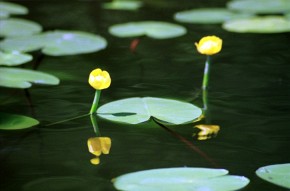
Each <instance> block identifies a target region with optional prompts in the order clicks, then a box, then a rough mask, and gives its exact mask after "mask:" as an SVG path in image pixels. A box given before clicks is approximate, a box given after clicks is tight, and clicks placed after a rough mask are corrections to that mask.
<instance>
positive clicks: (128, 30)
mask: <svg viewBox="0 0 290 191" xmlns="http://www.w3.org/2000/svg"><path fill="white" fill-rule="evenodd" d="M109 33H110V34H112V35H114V36H117V37H121V38H124V37H137V36H143V35H147V36H149V37H151V38H155V39H167V38H175V37H178V36H182V35H184V34H185V33H186V29H185V28H184V27H183V26H180V25H177V24H172V23H167V22H160V21H141V22H129V23H123V24H116V25H113V26H111V27H110V28H109Z"/></svg>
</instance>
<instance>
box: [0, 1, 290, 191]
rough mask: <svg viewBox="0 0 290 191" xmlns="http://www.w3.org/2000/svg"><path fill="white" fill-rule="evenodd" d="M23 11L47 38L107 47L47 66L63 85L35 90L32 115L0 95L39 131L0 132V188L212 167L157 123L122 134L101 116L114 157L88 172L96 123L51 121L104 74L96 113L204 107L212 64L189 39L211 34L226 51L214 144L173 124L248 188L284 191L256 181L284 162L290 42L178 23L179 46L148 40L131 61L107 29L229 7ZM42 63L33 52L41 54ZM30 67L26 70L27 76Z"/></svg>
mask: <svg viewBox="0 0 290 191" xmlns="http://www.w3.org/2000/svg"><path fill="white" fill-rule="evenodd" d="M16 2H17V3H19V4H23V5H25V6H27V7H28V8H29V10H30V13H29V15H26V16H21V18H27V19H31V20H33V21H36V22H38V23H40V24H41V25H42V26H43V27H44V30H45V31H47V30H54V29H63V30H80V31H86V32H91V33H96V34H99V35H102V36H103V37H105V38H106V39H107V41H108V47H107V48H106V49H105V50H102V51H100V52H97V53H91V54H84V55H75V56H62V57H50V56H46V57H45V58H44V60H43V61H42V63H41V65H40V67H39V71H44V72H48V73H51V74H54V75H56V76H58V77H59V78H60V79H61V83H60V85H59V86H51V87H47V86H37V85H35V86H33V87H32V88H31V89H30V90H29V91H30V94H31V98H32V102H33V107H32V108H31V107H29V105H28V103H27V101H26V99H25V96H24V93H23V92H22V91H20V90H13V89H5V88H1V89H0V92H1V97H0V98H1V100H0V101H1V107H0V110H1V111H4V112H10V113H15V114H23V115H28V116H33V117H35V118H37V119H38V120H40V121H41V125H40V126H38V127H36V128H33V129H29V130H24V131H17V132H16V131H14V132H5V131H1V132H0V144H1V145H0V146H1V147H0V149H1V150H0V180H1V184H0V188H1V191H14V190H23V191H34V190H38V191H39V190H42V191H46V190H48V191H59V190H61V191H63V190H70V191H73V190H82V191H93V190H94V191H107V190H114V188H113V186H112V184H111V182H110V181H111V179H112V178H114V177H116V176H119V175H121V174H124V173H129V172H134V171H140V170H147V169H153V168H168V167H184V166H188V167H209V168H213V167H214V166H212V165H211V164H210V163H209V162H208V161H207V160H205V159H204V158H203V157H201V156H200V155H199V154H197V153H196V152H194V151H193V150H191V149H190V148H189V147H188V146H187V145H185V144H184V143H182V142H181V141H180V140H178V139H177V138H176V137H174V136H173V135H171V134H170V133H168V132H167V131H165V130H164V129H162V128H160V127H158V126H157V125H156V124H154V123H146V124H141V125H135V126H132V125H124V124H117V123H112V122H109V121H104V120H102V119H98V124H99V128H100V131H101V134H102V135H103V136H108V137H110V138H111V139H112V148H111V152H110V154H109V155H102V156H101V164H100V165H98V166H93V165H91V164H90V162H89V161H90V159H91V158H92V157H93V155H91V154H90V153H89V152H88V149H87V145H86V141H87V139H88V138H89V137H92V136H94V131H93V128H92V125H91V122H90V119H89V117H88V116H87V117H84V118H80V119H78V120H74V121H70V122H66V123H62V124H58V125H54V126H45V125H46V124H50V123H53V122H55V121H59V120H63V119H67V118H70V117H74V116H77V115H81V114H85V113H87V112H88V111H89V110H90V106H91V102H92V99H93V96H94V90H93V89H92V88H91V87H90V86H89V85H88V83H87V79H88V74H89V73H90V71H91V70H93V69H95V68H97V67H100V68H102V69H105V70H107V71H109V73H110V74H111V78H112V84H111V87H110V88H109V89H107V90H104V91H103V92H102V97H101V100H100V104H104V103H107V102H110V101H113V100H117V99H121V98H127V97H135V96H156V97H163V98H174V99H178V100H183V101H187V102H191V103H193V104H196V105H198V106H200V107H202V98H201V94H200V86H201V82H202V74H203V67H204V61H205V56H203V55H200V54H198V53H197V51H196V49H195V46H194V42H197V41H198V40H199V39H200V38H201V37H203V36H206V35H217V36H219V37H221V38H222V39H223V43H224V44H223V49H222V51H221V52H220V53H219V54H217V55H215V56H214V57H213V59H212V61H213V64H212V70H211V76H210V85H209V91H208V94H209V97H208V99H209V108H210V111H209V116H208V118H207V120H208V121H210V123H212V124H217V125H220V126H221V130H220V132H219V133H218V135H217V137H215V138H213V139H209V140H206V141H197V140H194V139H193V138H192V133H193V131H194V129H193V125H185V126H180V127H171V129H172V130H174V131H176V132H178V133H179V134H181V135H182V136H184V137H185V138H187V139H188V140H190V141H191V142H192V143H193V144H194V145H195V146H197V147H199V149H200V150H202V151H203V152H205V153H206V154H207V155H208V156H209V157H210V158H211V159H212V160H214V161H215V162H216V163H217V164H218V167H220V168H225V169H228V170H229V171H230V174H234V175H243V176H246V177H248V178H250V179H251V183H250V184H249V185H248V186H247V187H246V188H244V189H242V190H243V191H262V190H267V191H284V190H286V189H283V188H280V187H278V186H275V185H272V184H270V183H267V182H265V181H263V180H261V179H259V178H258V177H257V176H256V175H255V170H256V169H258V168H259V167H262V166H265V165H271V164H280V163H289V158H290V154H289V145H290V139H289V138H290V125H289V122H290V99H289V96H290V74H289V70H290V54H289V42H290V40H289V39H290V38H289V37H290V36H289V33H282V34H238V33H229V32H227V31H224V30H223V29H222V28H221V25H195V24H181V25H183V26H185V27H186V28H187V29H188V33H187V34H186V35H184V36H182V37H178V38H174V39H168V40H154V39H150V38H147V37H143V38H142V39H141V41H140V44H139V45H138V47H137V50H136V53H134V54H133V53H132V52H130V50H129V46H130V42H131V41H132V40H133V38H126V39H121V38H117V37H113V36H111V35H110V34H109V33H108V27H109V26H111V25H113V24H117V23H124V22H129V21H142V20H161V21H168V22H175V21H174V20H173V14H174V13H175V12H177V11H181V10H185V9H189V8H199V7H224V6H225V3H226V2H227V1H226V0H219V1H213V0H212V1H197V0H195V1H194V0H175V1H174V0H158V1H155V0H146V1H145V5H144V7H143V8H141V9H140V10H139V11H136V12H131V11H110V10H102V9H101V2H103V1H85V0H83V1H68V0H67V1H40V0H39V1H16ZM34 55H37V53H34ZM30 67H31V65H29V64H26V65H25V68H30Z"/></svg>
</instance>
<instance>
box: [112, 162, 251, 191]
mask: <svg viewBox="0 0 290 191" xmlns="http://www.w3.org/2000/svg"><path fill="white" fill-rule="evenodd" d="M228 173H229V172H228V170H225V169H211V168H190V167H181V168H161V169H150V170H143V171H138V172H132V173H128V174H124V175H121V176H118V177H116V178H114V179H113V180H112V182H113V184H114V186H115V188H116V189H118V190H124V191H133V190H140V191H160V190H166V191H177V190H178V191H187V190H211V191H234V190H239V189H241V188H243V187H245V186H247V185H248V184H249V182H250V180H249V179H248V178H246V177H244V176H236V175H228Z"/></svg>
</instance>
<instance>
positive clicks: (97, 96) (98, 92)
mask: <svg viewBox="0 0 290 191" xmlns="http://www.w3.org/2000/svg"><path fill="white" fill-rule="evenodd" d="M100 96H101V90H96V92H95V97H94V100H93V104H92V107H91V110H90V114H93V113H95V112H96V111H97V108H98V104H99V100H100Z"/></svg>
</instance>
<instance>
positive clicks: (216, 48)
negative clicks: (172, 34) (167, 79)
mask: <svg viewBox="0 0 290 191" xmlns="http://www.w3.org/2000/svg"><path fill="white" fill-rule="evenodd" d="M195 46H196V48H197V51H198V52H199V53H200V54H204V55H206V61H205V67H204V73H203V81H202V90H203V104H204V109H205V110H206V109H207V88H208V81H209V73H210V65H211V57H210V56H211V55H214V54H217V53H219V52H220V51H221V49H222V39H220V38H219V37H217V36H205V37H203V38H201V39H200V41H199V42H198V43H195Z"/></svg>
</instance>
